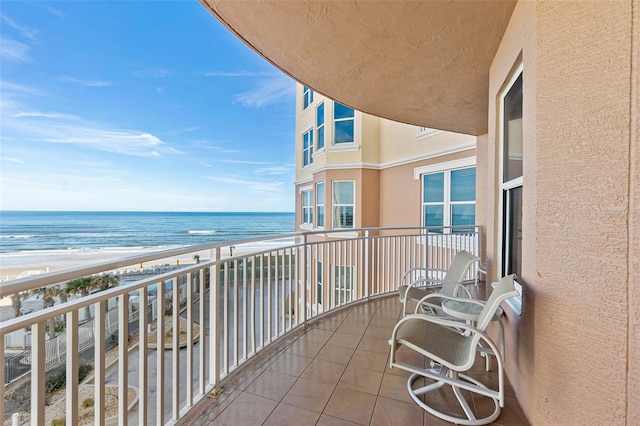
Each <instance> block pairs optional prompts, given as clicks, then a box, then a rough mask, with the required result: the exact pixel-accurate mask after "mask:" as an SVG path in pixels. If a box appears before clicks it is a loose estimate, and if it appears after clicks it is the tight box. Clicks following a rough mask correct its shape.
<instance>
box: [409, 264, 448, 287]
mask: <svg viewBox="0 0 640 426" xmlns="http://www.w3.org/2000/svg"><path fill="white" fill-rule="evenodd" d="M417 271H422V272H424V273H425V274H424V275H425V276H422V277H420V278H416V279H414V280H411V278H410V276H411V274H413V273H415V272H417ZM429 272H440V273H442V274H443V275H444V274H445V273H446V272H447V271H445V270H443V269H431V268H422V267H417V268H411V269H409V270H408V271H406V272H405V273H404V275H402V279H401V280H400V286H403V285H407V287H412V286H414V285H415V284H416V283H418V282H440V281H441V280H439V279H434V278H429V277H428V273H429ZM408 280H410V281H409V284H405V283H406V282H407V281H408Z"/></svg>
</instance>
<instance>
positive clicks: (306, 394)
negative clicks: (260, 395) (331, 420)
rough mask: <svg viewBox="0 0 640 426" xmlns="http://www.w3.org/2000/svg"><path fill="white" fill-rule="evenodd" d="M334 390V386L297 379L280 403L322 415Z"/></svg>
mask: <svg viewBox="0 0 640 426" xmlns="http://www.w3.org/2000/svg"><path fill="white" fill-rule="evenodd" d="M334 388H335V386H333V385H328V384H325V383H319V382H314V381H311V380H306V379H298V381H297V382H296V383H295V384H294V385H293V386H292V387H291V389H290V390H289V392H287V394H286V395H285V397H284V399H283V400H282V402H284V403H286V404H289V405H294V406H296V407H300V408H304V409H305V410H311V411H315V412H317V413H322V411H323V410H324V408H325V406H326V405H327V402H328V401H329V398H330V397H331V394H332V393H333V390H334Z"/></svg>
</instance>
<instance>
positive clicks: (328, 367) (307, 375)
mask: <svg viewBox="0 0 640 426" xmlns="http://www.w3.org/2000/svg"><path fill="white" fill-rule="evenodd" d="M345 368H346V364H339V363H335V362H329V361H323V360H321V359H314V360H313V361H312V362H311V364H309V366H308V367H307V369H306V370H304V372H303V373H302V375H301V376H300V378H302V379H307V380H312V381H314V382H319V383H324V384H327V385H332V386H335V385H336V384H338V381H339V380H340V377H342V373H343V372H344V369H345Z"/></svg>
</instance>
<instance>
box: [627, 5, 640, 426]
mask: <svg viewBox="0 0 640 426" xmlns="http://www.w3.org/2000/svg"><path fill="white" fill-rule="evenodd" d="M633 22H634V24H633V35H632V48H631V55H632V60H631V66H632V68H631V78H632V80H631V84H632V86H631V119H630V120H629V121H630V123H631V129H630V130H631V131H630V135H631V140H630V149H629V151H630V154H631V158H630V162H629V164H630V166H631V177H630V179H629V182H630V183H631V188H630V189H631V191H630V195H631V199H630V205H629V212H630V215H631V217H630V219H631V220H630V222H629V240H630V247H629V259H630V261H631V264H630V271H629V284H628V294H629V296H630V300H629V328H630V330H631V332H630V333H629V339H630V341H629V353H630V358H629V368H628V369H627V370H628V371H629V377H628V378H627V383H628V384H629V385H628V389H627V394H628V395H629V401H628V402H627V412H628V422H627V423H628V424H631V425H638V424H640V368H638V366H640V291H638V289H640V274H638V271H640V0H635V1H634V2H633Z"/></svg>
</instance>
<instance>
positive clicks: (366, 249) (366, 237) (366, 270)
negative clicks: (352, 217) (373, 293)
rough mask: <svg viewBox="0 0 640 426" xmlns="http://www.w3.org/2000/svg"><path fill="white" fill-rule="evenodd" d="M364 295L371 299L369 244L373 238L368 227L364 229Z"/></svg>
mask: <svg viewBox="0 0 640 426" xmlns="http://www.w3.org/2000/svg"><path fill="white" fill-rule="evenodd" d="M364 241H365V243H364V295H365V297H366V298H367V300H369V298H370V292H369V286H370V283H369V265H370V262H369V253H370V250H369V244H370V242H371V239H370V238H369V230H368V229H367V230H366V231H364Z"/></svg>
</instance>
